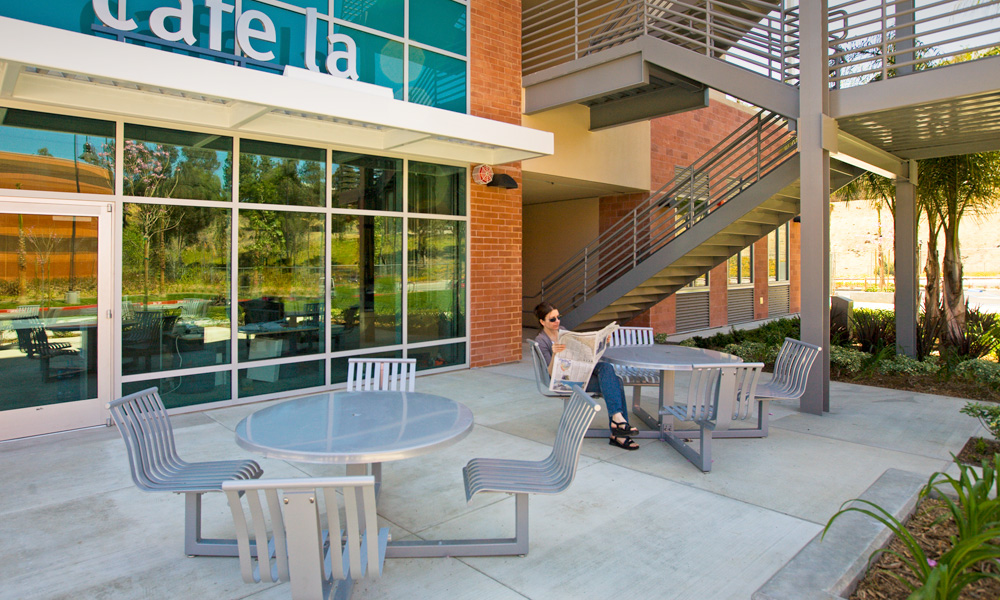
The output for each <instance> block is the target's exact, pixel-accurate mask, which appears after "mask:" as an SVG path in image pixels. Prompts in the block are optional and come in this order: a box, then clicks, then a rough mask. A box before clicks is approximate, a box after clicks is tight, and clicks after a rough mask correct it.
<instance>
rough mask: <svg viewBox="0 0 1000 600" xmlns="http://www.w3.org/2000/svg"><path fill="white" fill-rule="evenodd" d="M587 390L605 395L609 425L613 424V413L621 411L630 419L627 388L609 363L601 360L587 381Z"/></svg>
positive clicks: (611, 426)
mask: <svg viewBox="0 0 1000 600" xmlns="http://www.w3.org/2000/svg"><path fill="white" fill-rule="evenodd" d="M587 391H588V392H590V393H591V394H601V395H602V396H604V404H605V405H606V406H607V407H608V427H609V428H613V425H611V423H612V420H611V415H613V414H615V413H621V414H622V416H623V417H625V420H626V421H628V411H627V410H626V409H625V388H624V387H623V386H622V380H621V379H618V375H616V374H615V368H614V367H612V366H611V365H610V364H609V363H606V362H599V363H597V365H596V366H595V367H594V372H593V373H592V374H591V375H590V381H589V382H587Z"/></svg>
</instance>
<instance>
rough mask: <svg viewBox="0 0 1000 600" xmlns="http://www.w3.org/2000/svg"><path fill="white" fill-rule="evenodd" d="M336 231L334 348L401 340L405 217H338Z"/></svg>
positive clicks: (333, 254)
mask: <svg viewBox="0 0 1000 600" xmlns="http://www.w3.org/2000/svg"><path fill="white" fill-rule="evenodd" d="M332 231H333V239H332V240H331V257H330V263H331V267H330V271H331V276H332V279H333V281H332V287H333V291H332V298H331V317H330V324H331V329H330V335H331V338H332V339H331V345H332V349H333V350H334V351H335V352H336V351H340V350H355V349H358V348H375V347H378V346H389V345H393V344H400V343H402V341H403V323H402V311H403V296H402V277H403V265H402V258H403V248H402V245H403V220H402V219H401V218H397V217H376V216H370V215H334V216H333V223H332Z"/></svg>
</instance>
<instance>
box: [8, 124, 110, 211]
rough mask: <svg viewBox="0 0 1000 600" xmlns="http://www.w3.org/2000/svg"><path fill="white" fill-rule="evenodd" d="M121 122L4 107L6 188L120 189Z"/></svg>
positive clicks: (85, 191)
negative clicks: (117, 178) (117, 137)
mask: <svg viewBox="0 0 1000 600" xmlns="http://www.w3.org/2000/svg"><path fill="white" fill-rule="evenodd" d="M114 163H115V124H114V123H110V122H107V121H97V120H94V119H81V118H79V117H66V116H62V115H49V114H45V113H37V112H32V111H27V110H18V109H14V108H3V107H0V188H7V189H15V190H40V191H46V192H70V193H74V192H77V193H83V194H113V193H114V191H115V184H114V181H115V164H114Z"/></svg>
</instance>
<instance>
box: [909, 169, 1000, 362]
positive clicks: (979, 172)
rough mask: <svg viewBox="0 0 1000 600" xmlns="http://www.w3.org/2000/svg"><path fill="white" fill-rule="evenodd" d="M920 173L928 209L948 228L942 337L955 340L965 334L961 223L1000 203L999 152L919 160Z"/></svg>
mask: <svg viewBox="0 0 1000 600" xmlns="http://www.w3.org/2000/svg"><path fill="white" fill-rule="evenodd" d="M919 173H920V177H919V182H920V183H919V194H920V197H921V200H922V201H923V202H924V203H926V206H927V208H926V210H927V214H928V215H930V214H931V212H933V213H935V214H936V216H937V220H938V223H940V228H941V231H942V232H943V233H944V256H943V257H942V274H943V276H944V288H943V291H944V295H943V302H942V309H943V312H944V319H945V331H944V332H943V337H944V338H945V341H946V342H947V343H949V344H950V345H954V344H957V343H958V341H959V340H961V339H962V337H964V335H965V294H964V292H963V290H962V256H961V253H960V246H959V234H958V230H959V224H960V223H961V221H962V217H964V216H965V215H966V214H968V215H972V216H982V215H986V214H989V213H991V212H993V211H994V210H995V209H996V207H997V205H998V204H1000V197H998V194H1000V152H980V153H978V154H965V155H961V156H945V157H941V158H928V159H924V160H921V161H920V163H919ZM928 258H930V257H928Z"/></svg>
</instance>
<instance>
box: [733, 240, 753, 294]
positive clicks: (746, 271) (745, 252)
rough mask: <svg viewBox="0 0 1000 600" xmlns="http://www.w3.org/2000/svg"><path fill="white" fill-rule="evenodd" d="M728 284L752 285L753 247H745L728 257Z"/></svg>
mask: <svg viewBox="0 0 1000 600" xmlns="http://www.w3.org/2000/svg"><path fill="white" fill-rule="evenodd" d="M728 270H729V284H730V285H740V284H744V283H753V246H752V245H750V246H747V247H746V248H744V249H742V250H740V251H739V252H738V253H737V254H736V255H735V256H730V257H729V263H728Z"/></svg>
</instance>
